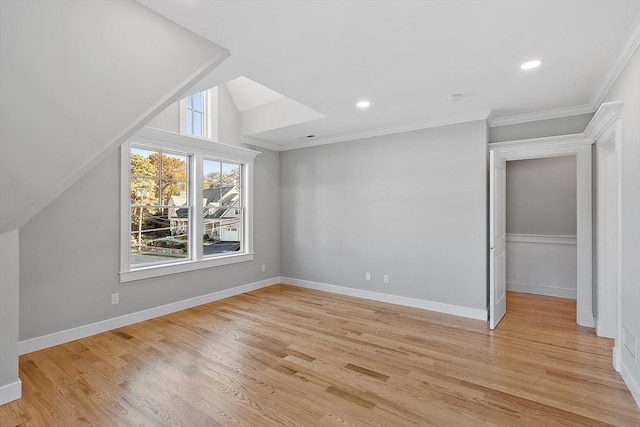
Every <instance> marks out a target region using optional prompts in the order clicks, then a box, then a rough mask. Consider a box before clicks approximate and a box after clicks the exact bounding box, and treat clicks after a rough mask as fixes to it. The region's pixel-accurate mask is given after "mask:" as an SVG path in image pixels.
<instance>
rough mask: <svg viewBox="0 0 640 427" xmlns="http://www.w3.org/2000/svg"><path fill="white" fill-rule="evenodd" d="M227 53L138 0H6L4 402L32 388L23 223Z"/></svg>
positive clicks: (0, 350)
mask: <svg viewBox="0 0 640 427" xmlns="http://www.w3.org/2000/svg"><path fill="white" fill-rule="evenodd" d="M228 55H229V53H228V51H227V50H226V49H223V48H221V47H219V46H217V45H215V44H213V43H211V42H209V41H206V40H204V39H202V38H201V37H199V36H196V35H195V34H193V33H191V32H189V31H187V30H186V29H184V28H182V27H180V26H178V25H176V24H174V23H172V22H170V21H168V20H167V19H165V18H163V17H161V16H160V15H158V14H156V13H155V12H152V11H150V10H149V9H147V8H145V7H144V6H142V5H141V4H139V3H137V2H135V1H133V0H122V1H110V0H95V1H65V0H60V1H47V2H35V1H1V2H0V93H1V94H2V96H0V123H1V126H0V243H1V249H2V260H0V264H1V269H2V275H1V276H0V279H1V280H2V283H1V288H0V291H1V292H0V297H1V298H2V302H1V303H0V304H1V305H0V308H1V309H2V327H0V404H2V403H4V402H6V401H9V400H12V399H14V398H17V397H19V396H20V392H21V391H20V383H19V380H18V379H17V354H18V336H17V335H16V333H15V332H16V331H17V328H18V316H19V314H18V305H17V304H18V292H19V289H18V288H20V291H22V288H23V282H22V278H19V268H20V267H21V266H22V261H20V260H19V252H22V248H21V247H20V246H19V240H18V229H20V228H21V227H22V226H24V225H25V224H27V223H28V222H29V221H30V220H31V219H32V218H34V217H35V216H36V215H38V213H41V212H43V210H44V211H45V212H46V209H45V208H46V207H47V206H48V205H49V204H50V203H51V202H53V201H54V200H57V199H58V197H59V196H60V195H61V194H62V193H63V192H64V191H65V190H67V189H68V188H69V187H70V186H71V185H73V183H74V182H76V181H78V179H80V178H81V177H82V176H83V175H85V174H86V173H87V172H88V171H90V170H91V169H92V168H93V167H94V166H96V165H98V164H99V163H100V162H101V161H102V160H104V159H105V158H107V157H108V156H109V155H112V156H113V155H115V153H116V149H117V147H118V146H119V145H120V144H121V143H122V142H123V141H124V140H126V138H127V137H128V136H130V135H131V134H133V133H134V132H135V131H136V130H137V129H139V128H140V127H142V126H143V125H144V124H145V123H146V122H147V121H148V120H149V119H150V118H151V117H153V116H155V115H156V114H157V113H159V112H160V111H162V110H163V109H164V108H166V107H167V106H168V105H170V104H171V103H172V102H174V101H176V100H177V99H178V98H179V96H180V95H181V94H182V93H183V92H185V90H187V89H188V88H189V87H190V86H192V85H193V84H195V83H196V82H198V81H199V80H200V79H202V77H204V76H205V75H207V74H209V73H210V72H211V71H212V70H213V69H214V68H215V67H216V66H217V65H218V64H219V63H221V62H222V61H223V60H224V59H225V58H226V57H227V56H228ZM91 199H92V200H91V201H87V203H88V204H90V205H92V206H94V207H95V208H96V209H99V208H100V206H101V204H102V198H101V195H100V193H98V192H93V193H92V198H91ZM67 208H68V207H67ZM85 212H89V210H87V211H85ZM63 223H66V224H67V226H68V224H69V223H70V221H69V217H67V218H66V219H65V220H64V221H63ZM60 224H61V223H58V224H57V225H56V226H55V227H54V228H53V230H55V229H56V228H57V227H59V225H60ZM50 231H51V230H49V232H48V233H47V236H48V238H49V239H50V240H51V241H57V236H56V235H54V234H49V233H50ZM60 231H61V232H63V233H64V232H65V229H64V227H62V229H61V230H60ZM67 232H69V231H68V230H67ZM40 237H41V236H39V238H40ZM75 242H76V243H75V244H80V245H86V244H87V240H86V239H82V238H81V239H76V240H75ZM78 242H80V243H78ZM64 250H65V248H64V247H61V246H59V245H58V244H54V247H53V248H51V251H50V252H49V253H48V254H47V256H51V255H52V254H54V253H61V252H60V251H64ZM44 295H45V294H42V295H40V296H39V298H43V296H44ZM5 305H6V306H7V307H8V308H7V307H5ZM48 309H49V307H47V308H46V309H43V310H41V311H39V312H34V313H32V314H33V315H36V316H37V314H38V313H44V312H46V311H47V310H48Z"/></svg>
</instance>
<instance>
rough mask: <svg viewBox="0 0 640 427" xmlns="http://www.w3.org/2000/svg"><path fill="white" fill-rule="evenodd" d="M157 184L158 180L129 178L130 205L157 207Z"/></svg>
mask: <svg viewBox="0 0 640 427" xmlns="http://www.w3.org/2000/svg"><path fill="white" fill-rule="evenodd" d="M158 184H159V181H158V179H150V178H138V177H131V191H130V194H131V196H130V199H131V204H132V205H157V204H158Z"/></svg>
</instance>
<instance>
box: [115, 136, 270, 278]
mask: <svg viewBox="0 0 640 427" xmlns="http://www.w3.org/2000/svg"><path fill="white" fill-rule="evenodd" d="M131 143H133V144H136V145H143V146H144V145H146V146H149V147H156V148H162V149H167V150H172V151H175V152H182V153H189V154H190V155H192V157H193V159H192V165H193V171H192V176H193V177H200V176H201V175H202V173H201V172H202V171H201V169H200V168H201V167H202V166H201V162H202V159H203V157H210V158H215V159H218V160H223V161H225V160H226V161H230V162H235V163H240V164H242V165H244V167H242V183H243V190H242V192H241V194H242V198H243V204H244V206H245V215H244V219H243V229H244V231H243V235H242V239H243V240H242V247H243V248H244V251H243V252H242V253H239V254H236V253H234V254H228V255H221V256H216V257H213V258H203V256H202V245H201V244H200V241H199V239H197V238H191V239H190V242H189V244H190V253H191V259H189V260H185V261H181V262H174V263H171V264H161V265H149V266H143V267H138V268H131V258H130V257H131V243H130V240H131V239H130V234H131V218H130V216H131V209H130V200H129V192H130V187H129V185H130V184H129V181H130V176H129V175H130V171H131V164H130V153H131ZM120 150H121V151H120V161H121V177H120V207H121V209H120V282H121V283H124V282H131V281H134V280H140V279H147V278H151V277H159V276H165V275H168V274H175V273H182V272H185V271H192V270H199V269H203V268H210V267H218V266H221V265H228V264H234V263H238V262H245V261H252V260H253V258H254V252H253V160H254V159H255V157H256V156H257V155H258V154H260V152H259V151H255V150H250V149H248V148H242V147H235V146H232V145H227V144H221V143H219V142H214V141H212V140H210V139H206V138H202V137H196V136H193V135H183V134H179V133H174V132H167V131H164V130H161V129H156V128H151V127H145V128H143V129H141V130H140V131H139V132H138V133H136V134H135V135H134V136H132V137H131V138H130V139H129V140H128V141H127V142H125V143H124V144H122V146H121V149H120ZM189 185H190V190H191V194H192V197H193V200H194V201H195V203H193V205H194V208H193V212H194V213H197V212H198V208H199V206H200V204H201V203H202V202H201V201H202V185H201V182H200V180H198V179H190V183H189ZM198 201H200V202H198ZM198 225H199V226H200V227H201V226H202V215H197V214H194V221H191V224H190V227H191V232H190V235H192V236H198V235H199V233H198V231H199V230H200V229H199V228H197V227H198Z"/></svg>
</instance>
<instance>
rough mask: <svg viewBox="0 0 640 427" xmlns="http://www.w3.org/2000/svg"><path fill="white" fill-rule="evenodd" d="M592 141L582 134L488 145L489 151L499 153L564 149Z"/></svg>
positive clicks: (588, 143)
mask: <svg viewBox="0 0 640 427" xmlns="http://www.w3.org/2000/svg"><path fill="white" fill-rule="evenodd" d="M592 143H593V139H591V138H590V137H589V136H587V135H585V134H584V133H574V134H571V135H557V136H546V137H542V138H530V139H519V140H515V141H504V142H492V143H489V149H490V150H497V151H500V152H507V151H514V150H518V151H519V150H522V149H524V148H535V149H541V148H553V149H558V148H565V147H577V146H582V145H591V144H592Z"/></svg>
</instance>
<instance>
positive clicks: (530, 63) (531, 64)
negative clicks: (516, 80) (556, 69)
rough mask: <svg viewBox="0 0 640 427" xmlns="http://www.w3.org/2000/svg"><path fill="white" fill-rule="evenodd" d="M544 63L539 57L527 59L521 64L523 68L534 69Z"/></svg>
mask: <svg viewBox="0 0 640 427" xmlns="http://www.w3.org/2000/svg"><path fill="white" fill-rule="evenodd" d="M541 64H542V61H540V60H539V59H534V60H532V61H527V62H525V63H524V64H522V65H521V66H520V68H522V69H523V70H532V69H534V68H538V67H539V66H540V65H541Z"/></svg>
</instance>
